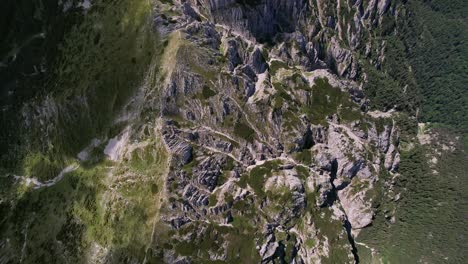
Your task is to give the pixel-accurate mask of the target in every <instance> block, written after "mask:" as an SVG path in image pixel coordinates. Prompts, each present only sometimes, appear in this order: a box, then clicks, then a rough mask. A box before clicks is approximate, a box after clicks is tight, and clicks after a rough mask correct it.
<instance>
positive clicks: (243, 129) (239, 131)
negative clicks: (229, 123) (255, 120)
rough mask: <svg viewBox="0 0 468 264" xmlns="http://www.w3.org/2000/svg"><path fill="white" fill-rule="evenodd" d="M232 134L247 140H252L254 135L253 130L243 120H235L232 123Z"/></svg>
mask: <svg viewBox="0 0 468 264" xmlns="http://www.w3.org/2000/svg"><path fill="white" fill-rule="evenodd" d="M234 134H235V135H236V136H238V137H241V138H243V139H245V140H247V141H248V142H252V141H253V140H254V137H255V131H254V130H253V129H252V128H251V127H250V126H248V125H246V124H245V123H243V122H237V123H236V124H235V125H234Z"/></svg>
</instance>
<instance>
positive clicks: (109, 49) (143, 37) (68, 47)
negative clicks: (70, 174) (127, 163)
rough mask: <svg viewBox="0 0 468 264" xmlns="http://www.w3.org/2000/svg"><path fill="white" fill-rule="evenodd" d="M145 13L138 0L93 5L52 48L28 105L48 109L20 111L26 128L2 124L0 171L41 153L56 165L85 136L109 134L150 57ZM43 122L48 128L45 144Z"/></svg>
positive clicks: (152, 40)
mask: <svg viewBox="0 0 468 264" xmlns="http://www.w3.org/2000/svg"><path fill="white" fill-rule="evenodd" d="M104 6H105V7H106V8H103V7H104ZM149 11H150V8H149V6H148V2H147V1H144V0H142V1H138V2H131V3H130V2H129V1H125V0H101V1H98V2H95V3H93V8H92V9H91V10H90V11H89V12H88V13H87V14H86V15H85V16H83V17H82V19H81V20H82V21H81V22H80V23H77V24H76V25H75V26H72V27H71V28H70V30H69V31H68V32H67V33H66V34H65V36H64V40H63V41H62V42H61V43H60V45H58V48H57V55H56V59H55V60H54V63H53V64H51V67H50V69H48V71H49V74H48V75H47V78H44V80H41V81H38V82H36V83H35V84H36V85H38V86H40V87H42V88H41V89H40V92H37V93H36V95H35V99H34V101H33V102H32V103H33V105H34V107H40V108H43V109H50V110H49V111H47V114H43V115H41V114H37V112H34V111H32V110H30V109H29V108H26V109H25V114H26V116H28V118H29V119H30V121H28V122H29V127H23V126H21V125H20V124H21V123H18V121H15V122H16V123H14V124H9V123H8V122H6V123H5V128H6V129H5V130H2V134H1V135H0V138H1V140H2V144H4V146H6V147H5V148H3V147H2V159H1V166H2V167H5V168H9V169H10V170H12V169H16V170H18V173H24V172H23V168H22V166H23V165H24V164H23V163H25V162H29V161H30V160H33V158H31V157H30V156H31V155H33V157H37V156H39V155H44V158H43V160H48V159H50V160H52V159H53V160H54V162H55V163H59V164H60V165H62V166H63V164H64V162H65V159H66V158H65V157H74V156H75V155H76V154H77V153H78V152H79V151H80V150H81V149H82V148H83V147H84V146H86V145H87V144H89V142H90V140H91V139H92V138H94V137H100V136H103V135H106V134H107V133H108V132H109V131H110V130H109V128H110V125H111V123H112V120H113V119H114V118H113V117H114V116H115V115H116V114H117V113H118V111H120V110H121V109H122V107H123V105H124V104H125V103H126V102H127V100H128V97H129V96H130V95H131V94H133V93H134V92H135V90H136V88H138V86H140V85H141V84H142V82H143V78H144V76H146V74H147V73H148V69H149V65H150V63H151V62H152V60H154V59H157V58H158V56H157V55H158V53H157V52H156V47H157V46H156V39H155V34H154V33H153V32H151V27H150V25H149V20H148V19H147V18H148V15H149ZM96 24H99V25H100V26H99V27H97V26H96ZM153 62H154V61H153ZM26 102H27V101H26ZM52 109H54V110H52ZM22 117H24V116H22ZM22 122H24V120H23V121H22ZM43 123H47V125H48V126H49V127H48V128H47V129H48V130H49V131H50V130H52V131H53V132H52V131H50V132H48V138H47V139H46V138H44V132H43V131H44V129H45V127H44V124H43ZM10 129H11V130H10ZM5 131H8V132H5ZM12 131H15V133H12ZM20 139H21V141H18V140H20ZM52 157H53V158H52ZM23 160H24V162H22V161H23ZM43 175H44V174H43Z"/></svg>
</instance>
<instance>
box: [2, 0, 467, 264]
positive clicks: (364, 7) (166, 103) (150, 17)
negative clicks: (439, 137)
mask: <svg viewBox="0 0 468 264" xmlns="http://www.w3.org/2000/svg"><path fill="white" fill-rule="evenodd" d="M405 2H406V1H397V0H370V1H359V0H354V1H353V0H347V1H324V0H315V1H306V0H251V1H250V0H180V1H179V0H172V1H171V0H165V1H146V0H135V1H124V0H115V1H105V0H96V1H60V2H59V3H58V7H59V9H60V11H61V12H62V13H63V14H66V15H67V14H68V15H67V16H70V15H73V16H79V17H82V18H81V21H80V22H79V23H78V26H75V27H72V28H71V29H70V31H69V32H67V33H66V34H65V35H64V40H63V44H62V45H61V47H60V51H59V55H58V57H57V59H56V60H55V61H54V62H53V63H51V64H50V68H47V69H44V71H43V72H44V73H47V76H50V77H47V78H45V79H46V80H45V81H44V82H43V83H41V85H45V87H47V89H43V91H42V92H38V93H37V94H36V95H35V96H34V97H33V98H32V99H30V100H27V101H26V102H24V103H23V102H21V104H20V106H19V111H20V112H19V113H20V114H19V115H20V117H19V118H18V120H19V121H18V124H16V127H19V128H18V130H17V131H18V132H17V133H18V136H17V137H18V139H17V141H14V143H12V142H7V143H5V144H6V146H8V151H6V152H5V154H4V157H5V164H6V165H2V166H3V168H2V169H1V170H0V173H1V174H2V178H1V181H2V185H3V186H4V187H2V189H1V192H0V193H1V196H0V212H2V217H1V219H0V234H1V236H0V252H1V254H0V255H1V256H0V263H23V262H25V263H55V262H56V263H69V262H79V263H81V262H83V263H180V264H182V263H239V262H241V263H405V261H410V262H411V261H413V260H414V259H413V258H412V257H413V256H412V255H411V256H409V257H408V259H405V258H404V257H403V258H394V257H393V255H392V254H394V253H393V251H391V250H390V249H387V248H386V246H384V242H383V241H384V238H383V237H385V236H384V235H383V234H380V233H379V232H380V231H381V232H383V230H387V229H386V228H391V226H399V225H398V224H399V221H401V219H402V218H401V217H400V218H399V214H398V212H399V211H398V210H399V206H400V205H399V201H400V199H402V198H401V197H404V196H405V195H406V191H407V189H411V188H412V187H410V186H409V185H408V186H407V187H404V186H403V187H402V185H400V183H402V182H406V181H407V178H406V177H408V175H413V174H406V172H407V171H408V162H407V160H408V159H405V157H408V153H410V152H411V151H414V150H415V149H419V147H424V146H425V145H428V144H430V142H431V139H433V138H436V136H434V135H433V136H429V135H427V134H424V133H423V131H424V126H423V125H422V124H421V125H420V132H419V133H412V132H411V133H410V132H408V131H409V130H411V129H412V128H414V127H415V125H416V126H417V121H416V118H415V115H414V112H413V110H414V109H409V110H408V109H403V108H402V107H401V106H400V105H399V104H394V105H388V106H387V107H381V108H375V107H372V106H373V104H372V98H371V97H370V96H369V95H368V94H369V93H368V91H369V90H368V88H367V87H369V85H370V84H371V85H372V84H373V80H374V79H372V78H374V77H372V74H373V71H375V70H376V69H377V70H381V69H382V65H383V64H384V62H385V60H386V52H385V51H386V45H388V44H387V43H388V41H387V40H385V39H383V38H378V37H377V33H376V32H380V31H383V30H384V29H385V30H388V29H386V28H387V27H391V26H388V25H389V24H390V25H393V24H396V23H397V21H399V20H401V19H403V18H402V17H403V15H402V14H405V12H407V10H406V6H405V5H406V3H405ZM77 14H78V15H77ZM392 30H393V31H395V32H396V31H397V30H398V27H396V26H394V27H393V28H392ZM44 67H45V66H44ZM49 71H50V73H49ZM382 71H383V70H382ZM369 83H370V84H369ZM405 85H406V86H405V88H404V91H402V94H403V95H408V96H410V94H411V93H413V92H414V91H412V89H413V90H414V89H416V88H415V87H413V86H409V85H411V84H405ZM369 89H370V88H369ZM12 93H14V91H13V92H12ZM9 107H10V108H14V107H15V106H14V105H13V104H12V105H8V104H5V109H8V108H9ZM5 111H7V110H5ZM408 127H410V128H409V129H408ZM12 131H13V130H12ZM426 131H427V130H426ZM434 133H438V132H434ZM4 138H6V137H4ZM457 140H458V139H457ZM5 141H6V140H5ZM457 144H458V143H456V140H454V141H449V143H446V144H444V145H442V146H441V148H440V150H437V149H439V148H436V147H434V148H431V151H436V150H437V151H439V152H437V151H436V154H430V153H432V152H430V151H428V152H427V154H426V156H427V157H425V158H424V159H426V158H427V160H428V162H429V163H428V164H429V165H428V166H430V167H431V172H428V173H429V174H434V175H437V174H439V173H440V172H439V171H438V168H437V166H436V165H437V163H438V159H439V158H440V157H441V156H442V155H443V154H442V153H445V152H447V153H453V152H455V151H456V149H460V148H463V147H460V146H457ZM433 155H435V156H433ZM437 155H439V156H437ZM7 156H8V157H7ZM10 160H11V161H10ZM6 161H8V162H6ZM400 163H401V164H400ZM431 164H432V165H431ZM401 167H403V172H402V171H401ZM414 175H416V174H414ZM464 178H466V177H464ZM463 180H464V181H465V182H466V180H465V179H463ZM464 197H466V195H465V196H464ZM457 217H458V216H457ZM457 219H458V218H457ZM465 222H466V218H465ZM381 226H386V227H385V228H384V227H381ZM377 227H378V228H377ZM376 229H377V230H380V231H375V230H376ZM391 232H394V231H393V229H391V231H389V232H388V233H391ZM461 233H463V232H461ZM465 234H466V233H465ZM373 235H374V238H375V237H377V236H378V237H380V236H382V240H381V241H382V242H381V244H379V243H380V242H375V241H374V238H372V236H373ZM377 240H378V238H377ZM459 240H460V241H461V242H462V241H466V237H460V238H459ZM385 241H386V240H385ZM389 252H390V253H389ZM439 253H440V254H439ZM437 254H439V255H438V256H437V260H436V261H434V262H431V260H430V258H429V257H427V256H417V257H418V261H420V262H421V263H443V261H446V262H451V263H457V261H459V260H460V257H459V256H450V255H447V254H445V253H444V252H439V251H437ZM461 256H462V258H463V253H462V255H461ZM426 257H427V258H426ZM439 260H441V261H439ZM452 261H453V262H452ZM410 262H406V263H410ZM458 263H460V262H458Z"/></svg>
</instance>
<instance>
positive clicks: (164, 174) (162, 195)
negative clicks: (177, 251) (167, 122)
mask: <svg viewBox="0 0 468 264" xmlns="http://www.w3.org/2000/svg"><path fill="white" fill-rule="evenodd" d="M155 130H156V134H158V135H159V138H160V140H161V144H162V145H163V147H164V150H165V151H166V153H167V160H166V166H165V169H164V171H163V172H162V173H161V176H162V179H161V182H162V188H161V191H160V192H159V194H158V195H157V196H156V201H155V202H156V214H155V215H154V221H153V230H152V231H151V240H150V243H149V245H148V246H147V248H146V250H147V251H148V249H149V248H151V245H152V244H153V242H154V237H155V235H156V225H157V223H158V222H159V218H160V214H161V207H162V205H163V204H164V202H165V199H166V198H167V185H166V183H167V175H168V174H169V168H170V166H171V163H172V155H171V152H170V148H169V146H168V145H167V144H166V141H164V137H163V135H162V133H161V131H162V120H161V119H159V120H158V123H157V125H156V128H155ZM142 263H143V264H145V263H148V260H147V253H145V258H144V259H143V262H142Z"/></svg>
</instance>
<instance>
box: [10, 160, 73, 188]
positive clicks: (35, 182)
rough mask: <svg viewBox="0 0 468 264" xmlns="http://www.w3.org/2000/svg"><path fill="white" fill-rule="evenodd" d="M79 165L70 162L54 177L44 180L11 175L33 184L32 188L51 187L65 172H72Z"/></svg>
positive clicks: (27, 183)
mask: <svg viewBox="0 0 468 264" xmlns="http://www.w3.org/2000/svg"><path fill="white" fill-rule="evenodd" d="M79 167H80V165H78V164H72V165H69V166H67V167H66V168H64V169H63V170H62V171H61V172H60V173H59V174H58V175H57V176H56V177H55V178H53V179H51V180H48V181H46V182H40V181H39V180H38V179H37V178H34V177H33V178H29V177H26V176H18V175H11V176H13V177H14V178H15V179H16V180H20V181H23V182H25V183H26V185H31V184H33V185H34V186H33V189H35V190H37V189H41V188H48V187H52V186H54V185H55V184H57V183H59V182H60V181H61V180H62V179H63V178H64V177H65V175H66V174H68V173H70V172H73V171H75V170H77V169H78V168H79Z"/></svg>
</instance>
